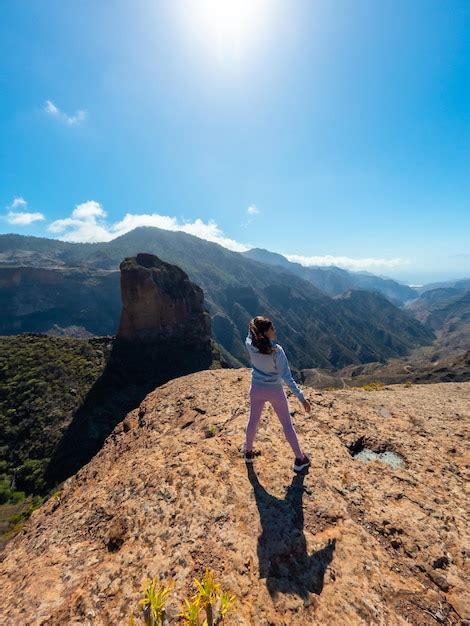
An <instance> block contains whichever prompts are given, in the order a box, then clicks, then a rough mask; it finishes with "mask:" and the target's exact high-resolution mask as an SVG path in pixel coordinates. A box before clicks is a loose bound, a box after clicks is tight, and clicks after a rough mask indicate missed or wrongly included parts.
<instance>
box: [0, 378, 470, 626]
mask: <svg viewBox="0 0 470 626" xmlns="http://www.w3.org/2000/svg"><path fill="white" fill-rule="evenodd" d="M249 377H250V373H249V370H247V369H239V370H214V371H203V372H197V373H194V374H190V375H188V376H183V377H180V378H177V379H176V380H172V381H169V382H167V383H166V384H164V385H163V386H161V387H160V388H158V389H155V390H154V391H152V392H151V393H150V394H149V395H148V396H147V397H146V398H145V399H144V400H143V401H142V403H141V404H140V406H139V407H138V408H136V409H135V410H133V411H131V412H130V413H129V414H128V415H127V417H126V418H125V419H124V421H123V422H122V423H120V424H119V425H118V426H117V427H116V428H115V429H114V431H113V433H112V434H111V435H110V436H109V437H108V439H107V441H106V443H105V445H104V447H103V448H102V449H101V450H100V451H99V452H98V454H97V455H96V456H95V457H94V458H93V459H92V460H91V462H90V463H88V464H87V465H86V466H85V467H83V468H82V469H81V470H80V471H79V472H78V473H77V474H76V475H75V476H73V477H71V478H70V479H69V480H67V481H66V483H65V484H64V485H63V488H62V490H61V492H60V493H59V494H58V495H57V496H56V497H52V498H51V499H50V500H48V501H47V502H46V503H45V504H44V505H43V506H42V508H41V509H39V510H38V511H36V512H35V513H34V514H33V516H32V518H31V519H30V520H29V522H28V523H27V525H26V526H25V527H24V529H23V530H22V531H21V532H20V533H19V534H18V535H17V536H16V537H15V538H14V539H13V540H11V542H10V543H9V544H7V546H6V548H5V552H4V554H3V555H2V557H3V559H2V562H1V563H0V584H1V588H2V603H1V608H0V623H2V624H5V625H8V626H9V625H11V626H16V625H17V624H30V625H32V624H47V625H49V626H52V625H61V626H62V625H63V624H77V625H78V624H80V625H86V626H88V625H93V626H95V625H96V626H100V625H103V626H104V625H108V624H126V623H128V618H129V613H130V612H131V611H134V613H135V614H136V615H137V614H138V612H137V603H138V600H139V599H140V597H141V590H140V586H141V582H142V579H143V578H145V577H147V576H153V575H155V576H158V577H160V578H162V579H164V578H166V577H172V578H173V579H174V581H175V587H174V589H173V591H172V593H171V595H170V599H169V603H168V613H169V615H170V624H177V623H179V622H178V619H177V618H176V613H177V612H179V610H180V602H181V601H182V599H183V598H184V597H187V596H188V594H189V593H192V591H193V588H192V580H193V577H194V576H200V575H202V573H203V571H204V568H205V566H209V567H211V568H212V569H213V570H214V572H215V574H216V577H217V579H218V580H219V581H220V582H221V584H222V586H223V588H225V589H226V590H227V591H229V592H231V593H233V594H235V595H236V597H237V610H236V611H235V612H234V613H232V614H229V616H228V617H227V618H226V620H225V623H226V624H227V626H231V625H235V624H236V625H238V626H244V625H251V624H252V625H254V626H268V625H272V626H284V625H285V626H305V625H308V624H321V625H331V626H337V625H343V624H347V625H348V626H349V625H355V624H381V625H387V626H394V625H403V626H404V625H406V624H408V625H409V624H413V625H420V626H424V625H428V624H429V625H430V624H436V623H440V624H448V625H449V624H460V623H462V622H463V620H468V619H470V613H469V611H470V602H469V594H468V585H467V591H466V590H465V589H466V583H468V581H466V579H465V573H464V572H465V570H464V561H465V558H466V556H468V555H467V554H466V550H468V547H467V548H466V546H465V534H466V531H467V529H468V527H469V521H468V516H467V511H468V507H467V506H466V503H467V502H468V501H467V500H466V499H465V483H466V478H467V480H468V475H466V467H468V450H469V446H468V432H469V428H468V422H469V419H470V401H469V400H470V383H446V384H444V383H439V384H429V385H412V386H409V387H405V386H403V385H396V386H389V387H385V388H384V389H382V390H379V391H365V390H362V389H343V390H337V391H325V392H316V391H314V390H312V389H306V390H305V391H306V396H307V398H309V400H310V401H311V404H312V412H311V415H310V416H305V414H304V413H303V411H301V407H300V405H299V404H298V403H297V401H296V400H295V398H293V396H291V395H289V402H290V408H291V411H292V415H293V420H294V423H295V425H296V428H297V432H298V434H299V438H300V439H301V443H302V445H303V447H304V449H305V450H307V451H308V452H310V454H311V458H312V467H311V468H310V471H309V472H308V473H306V474H300V475H295V474H293V472H292V469H291V466H292V461H293V455H292V452H291V450H290V448H289V447H288V444H287V443H286V442H285V440H284V437H283V432H282V428H281V426H280V424H279V422H278V420H277V419H276V417H275V415H274V414H273V412H272V409H271V408H269V409H268V408H267V409H266V410H265V412H264V414H263V418H262V421H261V422H260V426H259V429H258V435H257V440H256V443H255V445H256V449H257V450H258V451H259V452H260V454H259V455H258V456H256V457H255V461H254V464H253V466H246V465H245V463H244V461H243V458H242V456H241V452H240V446H241V444H242V442H243V438H244V432H243V431H244V427H245V424H246V418H247V413H248V389H249ZM363 447H366V448H369V449H371V450H372V451H376V452H383V451H389V452H394V453H396V454H397V455H399V457H400V460H401V463H400V464H398V465H397V466H395V467H394V466H391V465H388V464H384V463H382V462H380V461H373V462H370V463H364V462H363V461H361V460H359V457H357V458H355V457H354V456H353V454H355V453H356V452H358V451H359V450H361V449H362V448H363ZM137 623H139V621H137Z"/></svg>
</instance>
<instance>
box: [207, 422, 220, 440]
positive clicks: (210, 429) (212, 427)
mask: <svg viewBox="0 0 470 626" xmlns="http://www.w3.org/2000/svg"><path fill="white" fill-rule="evenodd" d="M216 434H217V426H216V425H215V424H211V425H210V426H208V427H207V428H206V438H209V437H215V436H216Z"/></svg>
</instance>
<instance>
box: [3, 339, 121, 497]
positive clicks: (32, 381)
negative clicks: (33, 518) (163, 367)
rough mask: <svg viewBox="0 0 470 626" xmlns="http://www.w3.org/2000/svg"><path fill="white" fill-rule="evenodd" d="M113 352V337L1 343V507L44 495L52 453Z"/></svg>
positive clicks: (23, 340) (9, 340)
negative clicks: (19, 494) (22, 496)
mask: <svg viewBox="0 0 470 626" xmlns="http://www.w3.org/2000/svg"><path fill="white" fill-rule="evenodd" d="M111 348H112V340H111V338H110V337H100V338H94V339H91V340H89V341H82V340H78V339H73V338H71V337H47V336H44V335H32V334H31V335H27V334H26V335H16V336H12V337H0V504H3V503H4V502H6V501H8V500H9V499H10V498H11V497H12V496H13V492H15V491H23V492H25V493H28V494H30V493H35V494H38V493H42V492H43V491H44V489H45V483H44V472H45V469H46V467H47V465H48V463H49V461H50V458H51V455H52V452H53V450H54V448H55V446H56V445H57V444H58V442H59V441H60V439H61V437H62V436H63V434H64V432H65V430H66V428H67V427H68V425H69V424H70V422H71V420H72V418H73V415H74V414H75V412H76V411H77V410H78V408H79V407H80V405H81V404H82V403H83V401H84V399H85V398H86V396H87V394H88V393H89V391H90V390H91V389H92V387H93V385H94V384H95V383H96V381H97V380H98V379H99V377H100V375H102V373H103V372H104V370H105V367H106V363H107V361H108V359H109V355H110V353H111ZM12 482H13V483H14V488H13V487H12V486H11V485H12ZM16 497H17V496H16Z"/></svg>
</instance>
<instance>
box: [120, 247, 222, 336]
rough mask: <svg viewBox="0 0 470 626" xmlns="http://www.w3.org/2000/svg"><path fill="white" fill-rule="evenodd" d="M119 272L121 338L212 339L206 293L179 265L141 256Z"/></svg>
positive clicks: (122, 267) (153, 256)
mask: <svg viewBox="0 0 470 626" xmlns="http://www.w3.org/2000/svg"><path fill="white" fill-rule="evenodd" d="M119 268H120V270H121V297H122V303H123V309H122V313H121V320H120V323H119V329H118V332H117V337H118V338H121V339H129V340H147V339H155V338H157V339H158V338H161V337H167V336H171V335H173V334H179V335H194V336H195V337H198V339H199V341H203V340H204V338H207V337H209V336H210V318H209V314H208V313H206V312H205V311H204V308H203V302H204V293H203V291H202V289H201V288H200V287H199V286H198V285H195V284H194V283H192V282H191V281H190V280H189V278H188V275H187V274H186V273H185V272H183V270H182V269H181V268H179V267H178V266H177V265H171V264H170V263H166V262H165V261H161V260H160V259H159V258H158V257H157V256H155V255H153V254H145V253H142V254H138V255H137V256H136V257H129V258H127V259H124V261H122V263H121V264H120V266H119Z"/></svg>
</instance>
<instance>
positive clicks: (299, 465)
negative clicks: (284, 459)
mask: <svg viewBox="0 0 470 626" xmlns="http://www.w3.org/2000/svg"><path fill="white" fill-rule="evenodd" d="M309 465H310V459H309V458H308V456H307V455H306V454H304V456H303V457H302V458H301V459H298V458H297V457H295V461H294V465H293V466H292V469H293V470H294V472H301V471H302V470H303V469H305V468H306V467H308V466H309Z"/></svg>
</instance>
